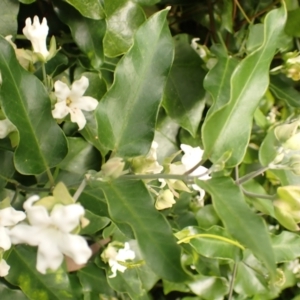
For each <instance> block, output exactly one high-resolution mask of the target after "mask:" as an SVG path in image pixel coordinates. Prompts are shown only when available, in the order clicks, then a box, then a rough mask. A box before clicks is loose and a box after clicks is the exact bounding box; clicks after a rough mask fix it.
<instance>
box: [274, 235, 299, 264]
mask: <svg viewBox="0 0 300 300" xmlns="http://www.w3.org/2000/svg"><path fill="white" fill-rule="evenodd" d="M271 239H272V244H273V250H274V254H275V259H276V262H277V263H282V262H287V261H291V260H294V259H296V258H298V257H300V247H299V243H300V236H299V235H298V234H295V233H292V232H288V231H282V232H281V233H280V234H279V235H274V236H272V237H271Z"/></svg>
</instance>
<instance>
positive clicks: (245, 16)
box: [234, 0, 251, 24]
mask: <svg viewBox="0 0 300 300" xmlns="http://www.w3.org/2000/svg"><path fill="white" fill-rule="evenodd" d="M234 2H235V4H236V5H237V7H238V8H239V10H240V11H241V13H242V15H243V16H244V18H245V19H246V20H247V22H248V23H249V24H251V20H250V19H249V18H248V16H247V15H246V13H245V11H244V9H243V8H242V6H241V5H240V3H239V1H238V0H234Z"/></svg>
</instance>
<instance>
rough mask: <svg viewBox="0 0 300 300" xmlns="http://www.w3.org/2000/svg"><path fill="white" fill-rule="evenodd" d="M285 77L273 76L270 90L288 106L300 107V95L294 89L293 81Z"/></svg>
mask: <svg viewBox="0 0 300 300" xmlns="http://www.w3.org/2000/svg"><path fill="white" fill-rule="evenodd" d="M283 76H285V75H283ZM283 76H280V75H276V76H271V83H270V90H271V91H272V92H273V93H274V94H275V95H276V97H277V98H279V99H281V100H284V101H285V102H286V103H287V104H288V105H290V106H292V107H300V100H299V99H300V93H299V92H298V91H297V90H296V89H295V88H294V84H293V81H292V80H290V79H287V78H284V77H283Z"/></svg>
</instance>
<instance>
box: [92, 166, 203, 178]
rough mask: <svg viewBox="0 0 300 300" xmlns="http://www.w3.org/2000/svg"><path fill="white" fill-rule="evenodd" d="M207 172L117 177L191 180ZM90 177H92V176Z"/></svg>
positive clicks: (124, 176)
mask: <svg viewBox="0 0 300 300" xmlns="http://www.w3.org/2000/svg"><path fill="white" fill-rule="evenodd" d="M193 169H194V168H193ZM196 169H197V168H196ZM191 170H192V169H191ZM189 171H190V170H189ZM189 171H188V172H189ZM207 174H208V171H206V172H204V173H203V174H200V175H187V173H184V174H181V175H180V174H135V175H123V176H120V177H119V178H118V179H142V180H144V179H160V178H161V179H178V180H189V179H191V180H192V179H194V178H200V177H203V176H205V175H207ZM92 179H93V177H92Z"/></svg>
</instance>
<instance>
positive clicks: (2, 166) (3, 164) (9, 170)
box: [0, 150, 15, 189]
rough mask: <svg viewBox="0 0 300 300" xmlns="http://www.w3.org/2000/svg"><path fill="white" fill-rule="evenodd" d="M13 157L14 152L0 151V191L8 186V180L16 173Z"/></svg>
mask: <svg viewBox="0 0 300 300" xmlns="http://www.w3.org/2000/svg"><path fill="white" fill-rule="evenodd" d="M13 157H14V153H13V152H11V151H6V150H0V189H2V188H4V187H5V186H6V183H7V180H8V179H10V178H11V177H12V176H13V174H14V172H15V166H14V162H13Z"/></svg>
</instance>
